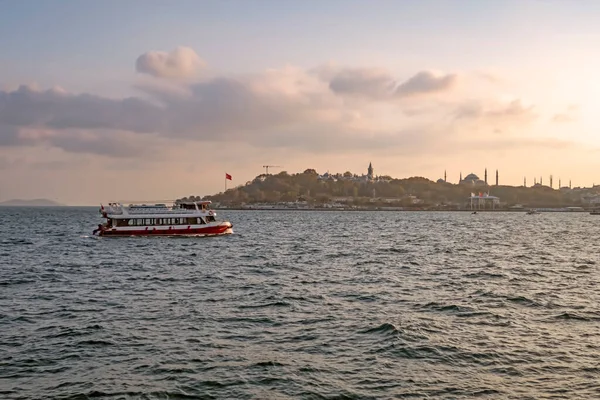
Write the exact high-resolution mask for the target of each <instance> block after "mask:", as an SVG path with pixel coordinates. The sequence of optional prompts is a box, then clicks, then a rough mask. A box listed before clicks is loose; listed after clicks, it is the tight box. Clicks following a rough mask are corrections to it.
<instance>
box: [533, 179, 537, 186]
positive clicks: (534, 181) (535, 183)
mask: <svg viewBox="0 0 600 400" xmlns="http://www.w3.org/2000/svg"><path fill="white" fill-rule="evenodd" d="M535 185H537V181H536V180H535V178H533V186H535Z"/></svg>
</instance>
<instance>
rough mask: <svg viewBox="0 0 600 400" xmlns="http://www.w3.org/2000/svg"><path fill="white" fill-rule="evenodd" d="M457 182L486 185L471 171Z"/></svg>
mask: <svg viewBox="0 0 600 400" xmlns="http://www.w3.org/2000/svg"><path fill="white" fill-rule="evenodd" d="M459 184H461V185H472V186H486V185H487V183H486V182H485V181H483V180H481V179H479V177H478V176H477V175H475V174H473V173H470V174H469V175H467V176H465V178H464V179H461V181H460V182H459Z"/></svg>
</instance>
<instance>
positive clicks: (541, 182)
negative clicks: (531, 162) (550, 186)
mask: <svg viewBox="0 0 600 400" xmlns="http://www.w3.org/2000/svg"><path fill="white" fill-rule="evenodd" d="M543 184H544V181H543V179H542V177H541V176H540V185H543Z"/></svg>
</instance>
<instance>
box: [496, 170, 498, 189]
mask: <svg viewBox="0 0 600 400" xmlns="http://www.w3.org/2000/svg"><path fill="white" fill-rule="evenodd" d="M496 186H498V170H496Z"/></svg>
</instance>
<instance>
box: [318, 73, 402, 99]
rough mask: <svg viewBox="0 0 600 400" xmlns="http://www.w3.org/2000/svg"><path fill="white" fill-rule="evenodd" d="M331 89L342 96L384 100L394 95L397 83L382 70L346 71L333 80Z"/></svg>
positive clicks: (335, 76) (330, 84) (330, 85)
mask: <svg viewBox="0 0 600 400" xmlns="http://www.w3.org/2000/svg"><path fill="white" fill-rule="evenodd" d="M329 88H330V89H331V90H332V91H333V92H334V93H337V94H340V95H351V96H352V95H359V96H365V97H370V98H373V99H384V98H390V97H391V96H392V95H393V94H394V90H395V89H396V81H395V80H394V79H393V78H392V77H391V75H390V74H389V73H387V72H386V71H384V70H380V69H366V68H363V69H346V70H343V71H340V72H339V73H338V74H336V75H334V76H333V77H332V78H331V81H330V82H329Z"/></svg>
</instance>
